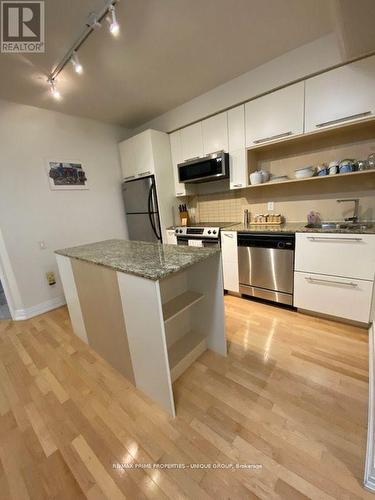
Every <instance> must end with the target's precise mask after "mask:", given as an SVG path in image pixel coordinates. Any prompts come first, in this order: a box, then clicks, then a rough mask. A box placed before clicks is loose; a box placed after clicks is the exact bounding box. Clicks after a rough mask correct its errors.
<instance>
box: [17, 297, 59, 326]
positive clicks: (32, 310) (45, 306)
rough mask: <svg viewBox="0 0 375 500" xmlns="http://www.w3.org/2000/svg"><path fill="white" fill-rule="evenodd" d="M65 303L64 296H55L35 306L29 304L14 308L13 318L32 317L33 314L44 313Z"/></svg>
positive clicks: (21, 319)
mask: <svg viewBox="0 0 375 500" xmlns="http://www.w3.org/2000/svg"><path fill="white" fill-rule="evenodd" d="M65 304H66V301H65V297H56V298H55V299H51V300H47V301H46V302H42V303H41V304H37V305H36V306H31V307H28V308H26V309H16V310H15V311H14V319H15V320H16V321H23V320H25V319H30V318H33V317H34V316H39V314H44V313H46V312H48V311H52V309H57V308H58V307H61V306H64V305H65Z"/></svg>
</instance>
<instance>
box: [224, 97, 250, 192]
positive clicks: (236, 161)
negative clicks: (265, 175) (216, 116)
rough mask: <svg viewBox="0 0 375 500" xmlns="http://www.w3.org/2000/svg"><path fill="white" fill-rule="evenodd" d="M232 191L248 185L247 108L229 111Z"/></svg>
mask: <svg viewBox="0 0 375 500" xmlns="http://www.w3.org/2000/svg"><path fill="white" fill-rule="evenodd" d="M228 143H229V171H230V174H229V177H230V184H229V185H230V189H240V188H244V187H246V186H247V185H248V181H247V177H248V176H247V170H248V168H247V151H246V144H245V106H244V105H242V106H237V108H233V109H230V110H229V111H228Z"/></svg>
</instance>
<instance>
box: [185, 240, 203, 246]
mask: <svg viewBox="0 0 375 500" xmlns="http://www.w3.org/2000/svg"><path fill="white" fill-rule="evenodd" d="M188 245H189V247H203V241H202V240H188Z"/></svg>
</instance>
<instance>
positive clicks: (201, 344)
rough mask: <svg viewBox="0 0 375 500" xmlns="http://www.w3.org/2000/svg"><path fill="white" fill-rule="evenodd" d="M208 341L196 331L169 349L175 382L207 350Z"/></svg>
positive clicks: (171, 369)
mask: <svg viewBox="0 0 375 500" xmlns="http://www.w3.org/2000/svg"><path fill="white" fill-rule="evenodd" d="M206 349H207V340H206V337H205V336H204V335H202V334H201V333H198V332H195V331H192V330H191V331H189V332H187V333H185V335H184V336H183V337H181V338H180V339H179V340H177V342H175V343H174V344H172V345H171V346H170V347H169V348H168V358H169V368H170V371H171V378H172V382H174V381H175V380H176V379H177V378H178V377H179V376H180V375H181V374H182V373H183V372H184V371H185V370H186V368H187V367H189V366H190V365H191V364H192V363H193V362H194V361H195V360H196V359H197V358H198V357H199V356H200V355H201V354H202V353H203V352H204V351H205V350H206Z"/></svg>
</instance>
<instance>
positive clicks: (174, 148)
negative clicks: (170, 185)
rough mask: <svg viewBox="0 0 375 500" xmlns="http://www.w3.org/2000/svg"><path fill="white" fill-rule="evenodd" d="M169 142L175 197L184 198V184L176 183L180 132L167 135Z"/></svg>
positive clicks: (180, 161) (179, 159) (179, 152)
mask: <svg viewBox="0 0 375 500" xmlns="http://www.w3.org/2000/svg"><path fill="white" fill-rule="evenodd" d="M169 140H170V143H171V155H172V166H173V178H174V187H175V193H176V196H185V195H186V189H185V184H183V183H180V182H179V181H178V168H177V165H178V164H179V163H182V152H181V132H180V130H177V132H173V134H170V135H169Z"/></svg>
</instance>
